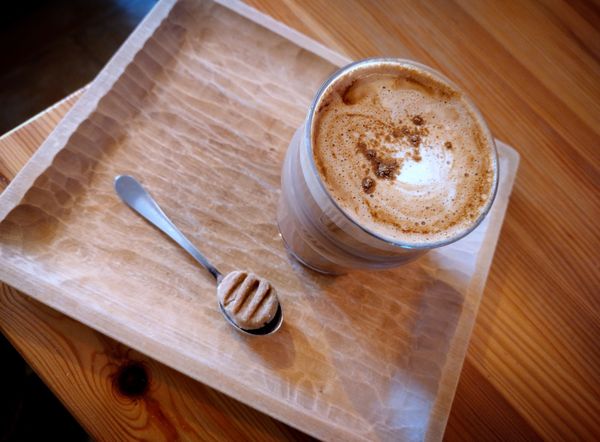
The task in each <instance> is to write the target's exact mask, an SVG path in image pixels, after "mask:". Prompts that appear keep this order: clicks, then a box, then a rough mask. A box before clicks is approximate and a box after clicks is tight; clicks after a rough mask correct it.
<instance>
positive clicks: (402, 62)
mask: <svg viewBox="0 0 600 442" xmlns="http://www.w3.org/2000/svg"><path fill="white" fill-rule="evenodd" d="M371 64H373V65H375V64H382V65H386V64H387V65H392V66H394V65H395V66H398V65H399V66H408V67H412V68H417V69H421V70H424V71H425V72H427V73H428V74H430V75H432V76H433V77H434V78H435V79H436V80H440V81H441V82H442V83H446V84H448V85H449V86H450V87H452V88H453V89H455V90H457V91H458V92H460V93H461V94H462V97H463V99H464V101H465V102H466V103H467V105H468V106H470V108H471V110H472V111H473V113H474V114H475V116H476V117H477V119H478V120H479V123H480V125H481V127H482V129H483V130H484V132H485V136H486V137H487V138H488V139H489V140H490V144H491V148H492V165H493V170H494V181H493V183H492V189H491V192H490V197H489V198H488V200H487V202H486V205H485V206H484V208H483V210H482V211H481V213H480V215H479V216H478V217H477V219H476V220H475V222H473V223H472V224H471V225H469V227H468V228H466V229H464V230H461V231H460V232H459V233H458V234H456V235H454V236H451V237H449V238H446V239H443V240H440V241H434V242H431V241H429V242H423V241H421V242H407V241H395V240H393V239H392V238H389V237H386V236H383V235H381V234H379V233H377V232H375V231H373V230H371V229H368V228H366V227H365V226H363V225H361V224H360V223H359V222H358V221H356V220H355V219H354V218H353V217H352V216H351V215H350V214H349V213H348V212H346V210H344V209H343V208H342V207H341V206H340V205H339V204H338V203H337V201H336V200H335V198H333V196H331V194H330V193H329V190H328V189H327V186H325V183H324V182H323V180H322V179H321V175H320V174H319V171H318V170H317V166H316V164H315V159H314V155H313V144H312V134H313V116H314V115H315V110H316V109H317V107H318V105H319V103H320V101H321V98H323V96H324V94H325V92H326V91H327V90H328V89H329V87H330V86H331V85H332V84H333V83H335V82H336V81H337V80H338V79H339V78H341V77H343V76H344V75H346V74H348V73H349V72H351V71H353V70H356V69H360V68H361V67H363V66H365V65H371ZM303 137H304V141H305V143H304V145H305V146H306V148H307V149H308V150H309V152H308V153H309V158H310V167H311V169H312V171H313V173H314V174H315V175H316V177H317V181H318V182H319V185H320V187H321V189H322V190H323V191H324V192H325V194H326V195H327V197H328V198H329V201H331V203H332V204H333V205H334V206H335V207H336V208H337V209H338V210H339V211H340V212H341V213H342V214H343V215H344V217H345V218H346V219H347V220H348V221H350V223H351V224H353V225H355V226H356V227H358V228H359V229H361V230H362V231H364V232H365V233H367V234H369V235H371V236H373V237H375V238H377V239H379V240H381V241H383V242H385V243H388V244H391V245H393V246H397V247H401V248H405V249H434V248H437V247H441V246H445V245H448V244H451V243H453V242H456V241H458V240H459V239H462V238H464V237H465V236H467V235H468V234H469V233H471V232H472V231H473V230H475V229H476V228H477V226H479V224H481V222H482V221H483V220H484V219H485V217H486V215H487V214H488V213H489V211H490V209H491V207H492V204H493V203H494V200H495V199H496V193H497V191H498V181H499V175H500V173H499V172H500V170H499V163H498V150H497V149H496V142H495V140H494V137H493V136H492V133H491V132H490V129H489V128H488V125H487V123H486V122H485V119H484V118H483V116H482V115H481V112H480V111H479V109H478V108H477V106H475V103H473V101H472V100H471V99H470V98H469V97H468V96H467V95H466V94H465V93H464V92H463V90H462V89H461V88H460V87H458V86H457V85H456V84H455V83H454V82H453V81H452V80H450V79H449V78H448V77H446V76H445V75H443V74H442V73H440V72H439V71H437V70H435V69H433V68H432V67H429V66H427V65H425V64H422V63H419V62H416V61H413V60H409V59H405V58H391V57H374V58H365V59H362V60H358V61H355V62H352V63H350V64H347V65H346V66H343V67H341V68H340V69H338V70H337V71H336V72H334V73H333V74H331V76H330V77H329V78H328V79H327V80H325V82H324V83H323V84H322V85H321V87H320V88H319V90H318V91H317V93H316V94H315V97H314V98H313V100H312V102H311V104H310V107H309V109H308V117H307V119H306V124H305V125H304V134H303Z"/></svg>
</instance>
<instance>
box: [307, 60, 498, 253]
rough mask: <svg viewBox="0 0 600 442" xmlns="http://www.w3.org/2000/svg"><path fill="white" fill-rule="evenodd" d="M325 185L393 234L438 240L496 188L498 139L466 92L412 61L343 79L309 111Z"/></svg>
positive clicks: (344, 204) (412, 240) (473, 214)
mask: <svg viewBox="0 0 600 442" xmlns="http://www.w3.org/2000/svg"><path fill="white" fill-rule="evenodd" d="M312 127H313V155H314V159H315V164H316V166H317V169H318V171H319V174H320V175H321V178H322V179H323V181H324V183H325V185H326V187H327V189H328V190H329V192H330V194H331V195H332V196H333V198H334V199H335V200H336V201H337V203H338V204H339V206H340V207H341V208H342V209H343V210H344V211H345V212H346V213H347V214H348V215H349V216H351V217H352V218H354V219H355V220H356V221H357V222H358V223H360V224H361V225H363V226H364V227H366V228H367V229H369V230H371V231H373V232H375V233H377V234H379V235H382V236H384V237H386V238H388V239H391V240H395V241H401V242H405V243H409V244H417V243H423V242H437V241H441V240H444V239H448V238H450V237H453V236H455V235H457V234H459V233H460V232H461V231H464V230H465V229H468V228H469V227H470V226H472V225H473V223H474V222H475V221H476V220H477V219H478V218H479V217H480V215H481V213H482V212H483V210H484V209H485V206H486V203H487V201H488V199H489V198H490V197H491V192H492V188H493V181H494V151H493V147H492V146H493V144H492V143H493V142H492V140H491V139H489V137H488V136H487V135H486V134H487V132H486V131H485V130H484V129H483V128H482V127H481V125H480V120H479V118H478V117H477V115H476V113H475V112H474V110H473V108H472V106H471V105H470V104H469V103H468V102H467V101H465V99H464V98H463V96H462V95H461V93H460V92H458V91H456V90H455V89H454V88H452V87H451V86H450V85H448V84H446V83H445V82H442V81H441V80H438V79H437V78H435V77H433V76H432V75H431V74H429V73H427V72H425V71H423V70H420V69H418V68H416V67H413V66H411V65H409V66H404V65H403V66H400V65H385V66H378V65H375V66H369V67H367V68H364V69H361V70H360V71H357V72H351V73H350V74H348V75H347V77H343V78H340V79H338V80H337V81H336V82H335V83H334V84H333V86H332V87H331V88H330V89H329V91H326V92H325V94H324V95H323V98H322V99H321V101H320V103H319V106H318V109H317V111H316V114H315V116H314V119H313V126H312Z"/></svg>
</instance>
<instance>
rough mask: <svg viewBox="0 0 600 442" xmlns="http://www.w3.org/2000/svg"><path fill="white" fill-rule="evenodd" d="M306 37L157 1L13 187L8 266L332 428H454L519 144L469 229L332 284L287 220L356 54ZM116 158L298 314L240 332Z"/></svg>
mask: <svg viewBox="0 0 600 442" xmlns="http://www.w3.org/2000/svg"><path fill="white" fill-rule="evenodd" d="M173 4H174V6H173V7H172V8H171V5H173ZM248 15H250V14H248ZM257 18H258V19H259V20H260V23H263V22H264V21H263V20H262V19H261V17H257ZM280 32H282V33H283V34H284V35H285V34H286V32H285V30H281V31H280ZM240 35H241V36H243V38H241V39H240ZM291 35H292V37H294V41H299V42H301V41H302V38H301V37H300V36H298V35H296V34H293V33H292V34H291ZM305 43H306V44H305V47H306V48H307V49H310V50H311V51H310V52H309V51H308V50H305V49H301V48H300V47H298V46H297V45H296V44H295V43H293V42H291V41H289V40H287V39H285V38H282V37H280V36H278V35H277V34H275V33H274V32H272V31H270V30H268V29H266V28H264V27H261V26H259V25H258V24H256V23H254V22H251V21H250V20H247V19H245V18H243V17H241V16H240V15H238V14H237V9H236V11H231V10H229V9H226V8H224V7H223V6H220V5H217V4H214V3H212V2H208V1H207V2H194V1H185V0H183V1H180V2H177V3H174V2H169V1H165V2H163V3H161V4H159V5H158V6H157V8H156V9H155V11H154V12H153V13H152V14H151V15H150V16H149V17H148V19H147V20H145V21H144V23H143V24H142V25H141V26H140V28H138V30H137V31H136V32H135V33H134V34H133V35H132V36H131V38H130V39H129V42H128V44H127V45H126V46H125V47H124V48H123V49H122V50H121V51H119V53H117V54H116V56H115V58H114V59H113V61H112V62H111V63H110V64H109V65H108V66H107V68H106V69H105V70H104V71H103V72H102V73H101V75H99V77H98V78H97V79H96V80H95V81H94V83H93V84H92V85H91V86H90V89H89V91H88V92H87V93H86V94H85V96H84V97H82V98H81V100H80V101H79V102H78V103H77V104H76V105H75V106H74V107H73V110H72V111H71V112H70V113H69V115H68V116H67V117H66V118H65V119H64V120H63V121H62V122H61V123H60V125H59V126H58V127H57V129H56V130H55V131H54V133H53V134H52V135H51V136H50V137H49V138H48V140H47V141H46V142H45V143H44V146H42V147H41V148H40V150H39V151H38V152H37V153H36V154H35V156H34V158H33V159H32V161H31V162H29V164H28V165H27V166H26V167H25V168H24V169H23V172H22V174H20V175H19V177H17V179H16V180H15V181H14V182H13V183H12V185H11V186H10V187H9V188H8V189H7V190H6V191H5V193H4V195H2V196H1V197H0V202H1V203H2V204H0V211H2V213H8V212H9V211H10V213H9V215H8V216H7V217H6V219H4V220H3V222H2V223H1V224H0V243H2V246H3V248H2V251H1V252H0V262H2V267H1V268H0V269H1V270H0V275H2V278H3V279H4V280H5V281H6V282H10V283H11V284H12V285H15V286H16V287H18V288H19V289H21V290H23V291H25V292H27V293H29V294H31V295H32V296H33V297H34V298H36V299H38V300H41V301H43V302H44V303H46V304H48V305H50V306H52V307H55V308H57V309H58V310H59V311H62V312H65V313H67V314H69V315H72V316H74V317H76V318H77V319H79V320H81V321H82V322H84V323H87V324H89V325H92V326H94V327H95V328H97V329H98V330H100V331H103V332H105V333H106V334H108V335H110V336H113V337H115V338H118V339H119V340H120V341H122V342H125V343H127V344H129V345H132V346H133V347H134V348H137V349H138V350H140V351H142V352H144V353H147V354H149V355H151V356H153V357H155V358H157V359H159V360H162V361H164V362H168V363H169V364H170V365H172V366H173V367H175V368H177V369H178V370H180V371H182V372H184V373H187V374H189V375H190V376H192V377H194V378H196V379H198V380H202V381H203V382H206V383H207V384H209V385H211V386H213V387H215V388H218V389H220V390H222V391H224V392H226V393H227V394H230V395H232V396H233V397H236V398H238V399H240V400H242V401H244V402H245V403H247V404H250V405H252V406H255V407H256V408H258V409H261V410H263V411H266V412H268V413H269V414H271V415H273V416H276V417H278V418H280V419H282V420H284V421H286V422H289V423H292V424H293V425H295V426H297V427H298V428H301V429H303V430H304V431H307V432H309V433H311V434H314V435H316V436H318V437H322V438H327V439H333V438H342V439H344V440H365V439H374V438H375V439H382V440H397V439H406V440H421V439H424V438H425V439H430V440H437V439H440V438H441V436H442V434H443V430H444V428H445V423H446V419H447V416H448V413H449V410H450V405H451V401H452V398H453V395H454V389H455V386H456V383H457V380H458V375H459V372H460V367H461V366H462V362H463V358H464V354H465V352H466V346H467V341H468V338H469V335H470V332H471V329H472V325H473V323H474V318H475V314H476V311H477V308H478V305H479V300H480V297H481V291H482V289H483V285H484V282H485V279H486V276H487V272H488V269H489V266H490V263H491V258H492V256H493V252H494V249H495V245H496V240H497V238H498V234H499V229H500V226H501V223H502V218H503V216H504V212H505V210H506V205H507V202H508V197H509V194H510V191H511V189H512V184H513V180H514V175H515V172H516V167H517V162H518V156H517V155H516V154H515V152H514V151H513V150H512V149H510V148H509V147H507V146H504V145H501V144H500V145H498V149H499V157H500V166H499V167H500V185H499V189H498V193H497V196H496V201H495V204H494V206H493V208H492V210H491V212H490V215H489V216H488V217H487V218H486V220H485V221H484V222H483V223H482V224H481V225H480V226H479V227H478V228H477V229H476V230H475V231H474V232H473V233H471V234H470V235H469V236H468V237H466V238H464V239H463V240H461V241H459V242H457V243H455V244H452V245H451V246H447V247H444V248H440V249H437V250H435V251H432V252H431V253H429V254H428V255H427V256H425V257H423V258H422V259H420V260H419V261H417V262H415V263H412V264H411V265H407V266H404V267H403V268H402V269H398V270H397V271H385V272H383V271H382V272H379V273H376V274H375V273H369V272H355V273H352V274H351V275H345V276H341V277H338V278H336V279H335V283H334V281H333V280H332V279H331V278H330V277H326V276H323V275H316V274H314V273H312V272H309V271H307V270H305V269H304V268H301V266H299V265H298V264H297V263H296V262H294V261H293V260H290V258H289V257H287V256H286V253H285V248H284V247H283V244H282V241H281V239H280V238H279V236H278V235H277V231H276V225H275V223H274V219H275V211H276V205H277V200H278V197H279V171H280V168H281V160H282V157H283V154H284V152H285V148H286V146H287V143H288V141H289V139H290V137H291V135H292V133H293V131H294V129H295V128H296V127H297V126H299V125H300V124H301V122H302V118H303V116H304V114H305V113H306V109H307V108H308V103H309V101H310V99H311V98H312V96H313V94H314V91H315V90H316V89H317V87H318V86H319V84H320V83H321V82H322V81H323V80H324V79H325V78H326V77H327V75H329V73H331V72H332V71H333V70H334V69H335V68H336V67H337V66H336V65H335V64H334V63H335V62H337V61H338V60H340V57H333V59H332V60H325V59H322V58H319V57H317V56H316V55H315V54H314V53H313V52H312V50H313V47H314V50H315V52H317V51H321V52H322V53H326V51H322V50H321V49H320V48H319V47H318V46H317V45H314V44H312V43H311V42H310V41H307V42H305ZM40 173H41V175H40ZM119 174H128V175H133V176H137V177H140V179H141V180H142V182H144V184H145V186H146V187H148V188H149V189H150V190H151V192H152V193H153V194H154V195H155V197H156V198H157V199H158V200H159V201H160V202H161V205H162V206H163V207H164V208H165V209H166V211H167V213H169V214H170V216H171V217H172V218H173V219H174V221H175V223H176V224H177V225H179V226H180V227H181V228H182V230H183V231H184V232H186V234H188V235H189V236H190V237H191V238H192V240H193V241H195V242H196V243H201V244H202V249H203V251H204V252H205V253H206V254H207V255H208V256H210V257H211V260H212V262H214V263H215V264H216V265H217V266H219V267H220V268H221V269H223V270H224V271H227V269H228V268H229V269H231V268H232V267H233V268H248V269H249V270H251V271H255V272H256V273H257V274H260V275H263V276H264V277H266V278H267V279H268V280H270V281H271V282H272V283H274V285H275V286H276V287H277V290H278V292H279V294H280V299H281V302H282V303H283V306H284V307H283V308H284V311H286V315H287V318H286V321H285V323H284V326H283V328H282V330H281V331H280V332H279V333H277V334H276V335H274V336H270V337H269V338H264V339H260V340H258V339H257V340H253V339H252V338H247V337H246V338H244V337H241V336H239V335H237V334H236V333H233V332H232V330H231V329H230V328H229V327H228V325H227V324H226V322H225V321H223V319H222V318H221V315H220V314H219V312H218V310H217V309H216V308H215V303H216V301H215V287H214V281H213V280H212V279H211V278H207V277H206V275H205V274H204V272H199V271H198V270H197V268H196V267H195V264H194V263H192V262H190V260H189V259H182V258H183V257H182V252H181V251H180V250H179V249H176V248H174V247H172V245H170V244H167V245H165V244H163V241H164V240H163V238H162V236H161V235H160V234H159V233H158V232H156V231H154V230H151V229H149V228H148V227H147V226H146V225H145V224H144V223H140V220H139V218H138V217H136V216H135V215H133V214H132V213H131V211H130V210H128V209H127V207H125V206H124V205H123V204H121V202H120V201H119V199H118V198H117V197H116V195H115V193H114V190H113V178H114V177H115V176H116V175H119ZM28 182H29V183H31V184H30V185H31V187H30V188H28V190H26V193H25V195H24V197H23V199H22V200H21V197H20V193H19V192H22V190H24V189H27V186H28V184H27V183H28ZM182 183H185V186H182ZM15 189H16V190H15ZM19 189H21V190H19ZM11 199H12V201H13V202H14V203H19V205H18V206H17V207H16V208H14V210H12V207H11V206H10V201H11ZM13 207H14V206H13ZM365 313H368V314H365ZM156 324H160V327H157V326H156Z"/></svg>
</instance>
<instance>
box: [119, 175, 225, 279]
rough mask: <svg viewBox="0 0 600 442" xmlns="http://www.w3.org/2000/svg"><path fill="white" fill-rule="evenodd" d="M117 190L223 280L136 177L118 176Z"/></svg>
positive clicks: (133, 206) (139, 211) (135, 208)
mask: <svg viewBox="0 0 600 442" xmlns="http://www.w3.org/2000/svg"><path fill="white" fill-rule="evenodd" d="M115 191H116V192H117V195H119V197H120V198H121V199H122V200H123V202H124V203H125V204H127V205H128V206H129V207H131V208H132V209H133V210H134V211H135V212H137V213H138V214H139V215H140V216H141V217H142V218H145V219H146V221H148V222H149V223H150V224H152V225H154V226H155V227H156V228H157V229H159V230H160V231H162V232H163V233H164V234H165V235H167V236H168V237H169V238H171V239H172V240H173V241H175V242H176V243H177V244H179V245H180V246H181V247H182V248H183V249H184V250H185V251H186V252H188V253H189V254H190V255H192V257H193V258H194V259H195V260H196V261H198V262H199V263H200V264H201V265H202V266H203V267H204V268H205V269H206V270H208V271H209V272H210V274H211V275H213V276H214V277H215V279H216V280H217V283H218V282H220V281H221V278H222V275H221V272H219V271H218V270H217V269H216V268H215V267H214V266H213V265H212V264H211V263H210V262H209V261H208V259H206V258H205V257H204V255H202V253H200V251H199V250H198V249H197V248H196V247H194V245H193V244H192V243H191V242H190V240H188V239H187V238H186V237H185V235H184V234H183V233H181V231H180V230H179V229H178V228H177V227H175V224H173V222H172V221H171V220H170V219H169V217H168V216H167V215H165V212H163V211H162V209H161V208H160V206H159V205H158V204H157V203H156V201H154V198H152V196H150V194H149V193H148V192H146V190H145V189H144V188H143V187H142V185H141V184H140V183H139V182H138V181H137V180H136V179H135V178H133V177H131V176H128V175H120V176H118V177H116V178H115Z"/></svg>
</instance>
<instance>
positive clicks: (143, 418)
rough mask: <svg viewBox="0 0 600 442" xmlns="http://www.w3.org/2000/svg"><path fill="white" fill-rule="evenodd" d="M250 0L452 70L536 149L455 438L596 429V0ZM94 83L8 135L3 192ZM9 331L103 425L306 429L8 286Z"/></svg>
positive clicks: (490, 112)
mask: <svg viewBox="0 0 600 442" xmlns="http://www.w3.org/2000/svg"><path fill="white" fill-rule="evenodd" d="M249 3H251V4H252V5H254V6H255V7H257V8H258V9H260V10H262V11H264V12H266V13H268V14H270V15H272V16H273V17H275V18H276V19H278V20H281V21H283V22H285V23H287V24H289V25H290V26H292V27H294V28H297V29H298V30H300V31H301V32H304V33H306V34H308V35H310V36H312V37H314V38H316V39H317V40H320V41H322V42H323V43H325V44H326V45H328V46H331V47H333V48H336V49H338V50H339V51H340V52H345V53H346V54H348V55H350V56H352V57H355V58H360V57H366V56H373V55H382V54H386V55H391V56H400V57H406V58H413V59H417V60H419V61H422V62H425V63H427V64H430V65H432V66H434V67H437V68H438V69H440V70H442V71H443V72H445V73H446V74H447V75H448V76H450V77H451V78H453V79H454V80H455V81H456V82H457V83H459V84H460V85H461V86H463V87H464V88H465V89H466V90H467V91H468V92H469V93H470V95H471V96H472V97H473V98H474V99H475V101H476V103H477V104H478V105H479V107H480V109H481V110H482V112H483V113H484V115H485V116H486V117H487V119H488V121H489V123H490V126H491V128H492V131H493V132H494V134H495V135H496V136H497V137H498V138H500V139H502V140H504V141H506V142H508V143H509V144H511V145H513V146H514V147H515V148H516V149H517V150H518V151H519V152H520V154H521V168H520V170H519V174H518V176H517V182H516V186H515V190H514V193H513V196H512V200H511V203H510V206H509V209H508V213H507V217H506V220H505V224H504V228H503V231H502V235H501V237H500V241H499V245H498V249H497V252H496V257H495V260H494V264H493V266H492V270H491V273H490V276H489V280H488V283H487V287H486V291H485V295H484V298H483V302H482V305H481V308H480V312H479V316H478V320H477V324H476V327H475V330H474V333H473V337H472V341H471V345H470V348H469V352H468V356H467V359H466V361H465V365H464V368H463V372H462V375H461V378H460V383H459V386H458V390H457V393H456V398H455V401H454V405H453V408H452V413H451V416H450V420H449V423H448V427H447V431H446V439H448V440H454V439H474V440H490V439H498V440H515V439H538V438H545V439H558V438H563V439H564V438H569V439H577V438H582V439H588V440H591V439H594V437H598V435H600V424H599V423H598V422H599V421H600V420H599V419H598V416H600V382H599V381H600V346H599V345H598V342H599V341H600V297H599V296H598V295H599V294H600V271H599V269H598V263H599V262H600V253H599V250H600V239H599V238H600V229H599V227H598V223H599V220H600V192H599V190H600V189H599V187H600V172H599V168H600V136H599V132H600V29H599V26H600V10H599V8H598V6H597V5H594V4H593V3H591V2H590V3H588V2H586V1H584V0H580V1H575V2H569V3H570V4H567V2H565V1H560V0H545V1H544V2H541V3H539V2H536V3H533V2H486V1H480V0H454V1H452V2H449V1H443V0H439V1H431V2H406V3H405V2H395V1H391V0H390V1H387V2H386V1H381V2H352V3H351V2H346V1H341V0H340V1H316V0H311V1H302V2H300V1H298V2H280V1H278V0H251V1H250V2H249ZM80 93H81V92H78V93H75V94H74V95H72V96H71V97H68V98H67V99H65V100H64V101H62V102H61V103H59V104H57V105H56V106H54V107H52V108H50V109H48V110H47V111H45V112H44V113H42V114H41V115H39V116H37V117H36V118H34V119H33V120H31V121H29V122H27V123H25V124H24V125H22V126H21V127H20V128H18V129H16V130H15V131H13V132H11V133H10V134H8V135H6V136H5V137H3V138H2V139H1V140H0V190H1V189H3V188H4V187H5V186H6V185H7V183H8V182H9V180H10V179H11V178H12V177H14V175H15V174H16V173H17V172H18V170H19V169H20V167H22V166H23V164H24V163H25V162H26V161H27V159H28V158H29V157H30V156H31V154H32V153H33V152H34V151H35V149H36V148H37V147H38V146H39V145H40V143H41V142H42V140H43V139H44V138H45V137H46V136H47V135H48V134H49V132H50V131H51V130H52V128H53V127H54V126H55V125H56V124H57V122H58V121H59V120H60V118H61V117H62V116H63V115H64V114H65V112H66V111H67V110H68V109H69V108H70V107H71V106H72V105H73V103H74V102H75V101H76V100H77V98H78V97H79V95H80ZM0 328H1V330H2V332H3V333H4V334H5V335H6V336H7V337H8V339H10V341H11V342H12V343H13V344H14V345H15V347H16V348H17V349H18V350H19V351H20V352H21V353H22V354H23V356H24V357H25V358H26V359H27V361H28V362H29V363H30V365H31V366H32V367H33V369H34V370H35V371H36V372H37V373H38V374H39V375H40V376H41V377H42V379H44V381H45V382H46V383H47V384H48V385H49V386H50V388H51V389H52V390H53V391H54V392H55V393H56V395H57V396H58V397H59V398H60V399H61V400H62V401H63V403H64V404H65V405H66V406H67V408H68V409H69V410H70V411H71V412H72V413H73V414H74V415H75V417H76V418H77V419H78V420H79V421H80V422H81V424H82V425H83V426H84V427H85V429H86V430H87V431H88V432H89V433H90V434H91V435H92V436H93V437H94V438H97V439H120V440H122V439H126V438H133V437H136V438H147V439H153V440H154V439H175V438H176V437H180V438H182V439H215V438H218V439H230V440H241V439H248V438H249V439H253V440H268V439H277V440H282V439H305V438H308V437H307V436H305V435H303V434H302V433H299V432H298V431H296V430H293V429H291V428H289V427H287V426H286V425H284V424H282V423H279V422H277V421H275V420H273V419H271V418H269V417H267V416H265V415H263V414H261V413H259V412H257V411H254V410H252V409H251V408H249V407H247V406H245V405H243V404H241V403H239V402H237V401H235V400H232V399H230V398H228V397H225V396H224V395H222V394H220V393H218V392H216V391H214V390H211V389H210V388H208V387H205V386H203V385H201V384H200V383H198V382H195V381H193V380H191V379H189V378H187V377H186V376H184V375H181V374H179V373H177V372H175V371H174V370H172V369H170V368H168V367H166V366H164V365H162V364H159V363H158V362H156V361H153V360H151V359H149V358H147V357H145V356H143V355H141V354H139V353H137V352H135V351H133V350H131V349H129V348H127V347H125V346H123V345H121V344H119V343H118V342H115V341H113V340H111V339H109V338H107V337H105V336H103V335H101V334H100V333H97V332H95V331H93V330H92V329H90V328H88V327H86V326H84V325H82V324H80V323H78V322H77V321H74V320H72V319H70V318H67V317H65V316H63V315H61V314H59V313H57V312H55V311H53V310H51V309H50V308H48V307H45V306H43V305H41V304H39V303H38V302H35V301H33V300H31V299H30V298H28V297H27V296H25V295H23V294H21V293H18V292H16V291H15V290H14V289H11V288H9V287H7V286H3V287H2V290H1V292H0Z"/></svg>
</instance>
